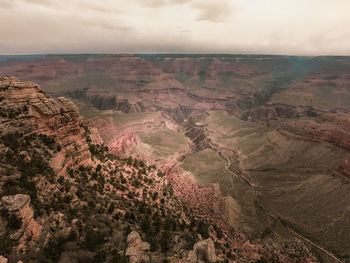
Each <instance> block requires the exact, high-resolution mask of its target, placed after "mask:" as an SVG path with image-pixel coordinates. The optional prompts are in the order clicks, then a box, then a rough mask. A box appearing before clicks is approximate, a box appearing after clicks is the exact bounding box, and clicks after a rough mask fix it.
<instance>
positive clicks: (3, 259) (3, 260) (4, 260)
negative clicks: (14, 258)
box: [0, 256, 8, 263]
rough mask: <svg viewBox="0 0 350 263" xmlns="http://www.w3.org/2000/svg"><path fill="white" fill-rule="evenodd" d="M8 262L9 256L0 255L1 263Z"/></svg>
mask: <svg viewBox="0 0 350 263" xmlns="http://www.w3.org/2000/svg"><path fill="white" fill-rule="evenodd" d="M7 262H8V259H7V258H5V257H3V256H0V263H7Z"/></svg>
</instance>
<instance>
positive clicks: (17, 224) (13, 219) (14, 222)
mask: <svg viewBox="0 0 350 263" xmlns="http://www.w3.org/2000/svg"><path fill="white" fill-rule="evenodd" d="M21 226H22V219H21V218H19V217H18V216H16V215H14V214H10V216H9V219H8V222H7V227H8V228H9V229H10V230H18V229H20V228H21Z"/></svg>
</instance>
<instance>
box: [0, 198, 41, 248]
mask: <svg viewBox="0 0 350 263" xmlns="http://www.w3.org/2000/svg"><path fill="white" fill-rule="evenodd" d="M1 206H2V207H4V208H6V209H7V210H8V211H9V213H14V214H16V215H17V216H18V217H20V218H21V219H22V228H24V229H23V234H21V236H20V237H19V244H20V245H19V246H18V249H21V248H22V247H23V246H24V245H25V244H26V243H27V245H29V246H33V245H34V244H35V241H37V240H38V239H39V237H40V234H41V230H42V226H40V225H39V224H38V223H37V222H36V221H35V220H34V212H33V209H32V208H31V206H30V197H29V196H28V195H23V194H17V195H13V196H4V197H3V198H1ZM28 240H29V242H28Z"/></svg>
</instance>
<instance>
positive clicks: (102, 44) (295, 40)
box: [0, 0, 350, 56]
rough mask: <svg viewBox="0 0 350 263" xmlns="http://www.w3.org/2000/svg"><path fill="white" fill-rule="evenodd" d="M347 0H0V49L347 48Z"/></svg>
mask: <svg viewBox="0 0 350 263" xmlns="http://www.w3.org/2000/svg"><path fill="white" fill-rule="evenodd" d="M349 11H350V1H349V0H293V1H292V0H0V54H47V53H226V54H248V53H249V54H284V55H310V56H314V55H350V15H349Z"/></svg>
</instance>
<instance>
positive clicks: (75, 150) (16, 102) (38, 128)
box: [0, 77, 90, 164]
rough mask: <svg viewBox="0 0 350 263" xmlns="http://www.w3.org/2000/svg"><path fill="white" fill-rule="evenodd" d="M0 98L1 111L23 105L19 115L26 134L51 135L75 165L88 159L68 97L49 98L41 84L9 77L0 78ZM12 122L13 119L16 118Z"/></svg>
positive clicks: (82, 137) (76, 115) (71, 103)
mask: <svg viewBox="0 0 350 263" xmlns="http://www.w3.org/2000/svg"><path fill="white" fill-rule="evenodd" d="M0 97H2V98H4V99H3V100H2V101H1V102H0V106H1V109H2V110H5V111H10V110H17V109H20V108H23V107H26V109H27V113H26V114H24V115H23V116H21V118H22V119H23V120H24V122H25V123H26V125H27V126H28V128H27V135H29V134H31V133H35V134H43V135H47V136H51V137H53V138H54V139H55V140H56V142H57V143H59V144H60V145H61V146H63V148H64V150H65V152H66V153H67V154H69V155H71V156H72V157H74V164H80V163H82V162H85V161H88V160H89V159H90V152H89V149H88V145H87V143H86V141H85V137H84V134H83V131H82V129H80V126H79V125H80V120H79V113H78V107H77V106H76V105H75V104H74V103H73V102H72V101H71V100H69V99H66V98H64V97H59V98H58V101H56V100H54V99H51V98H48V97H47V96H46V95H45V93H43V92H42V91H41V88H40V86H38V85H36V84H34V83H31V82H20V81H18V80H17V79H16V78H9V77H3V78H0ZM11 121H13V122H16V118H14V119H11ZM6 127H8V125H6ZM4 128H5V126H4Z"/></svg>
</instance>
